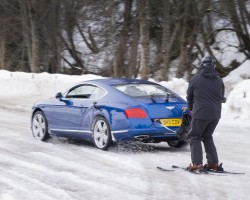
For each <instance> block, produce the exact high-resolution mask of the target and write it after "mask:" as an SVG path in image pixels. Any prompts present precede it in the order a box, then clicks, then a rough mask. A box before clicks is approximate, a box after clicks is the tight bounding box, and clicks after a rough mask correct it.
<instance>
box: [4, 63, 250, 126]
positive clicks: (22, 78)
mask: <svg viewBox="0 0 250 200" xmlns="http://www.w3.org/2000/svg"><path fill="white" fill-rule="evenodd" d="M249 77H250V61H249V60H247V61H245V62H244V63H243V64H242V66H240V67H239V68H237V69H236V70H234V71H232V72H231V73H230V74H229V75H228V76H227V77H226V78H224V79H223V80H224V83H225V87H226V91H227V94H226V96H227V102H226V104H224V105H223V112H222V113H223V117H225V118H227V119H228V118H231V119H234V120H235V119H238V120H239V121H240V120H249V119H250V112H249V110H250V88H249V85H250V80H249V79H247V78H249ZM97 78H103V77H101V76H96V75H81V76H76V75H74V76H70V75H63V74H48V73H40V74H34V73H24V72H9V71H5V70H0V108H8V109H10V108H11V109H19V110H31V107H32V105H33V103H34V102H36V101H37V100H40V99H46V98H50V97H53V96H55V94H56V93H57V92H63V91H65V90H67V89H68V88H69V87H71V86H73V85H74V84H76V83H78V82H81V81H85V80H90V79H97ZM150 81H153V82H156V81H154V80H152V79H150ZM159 84H161V85H163V86H164V87H167V88H169V89H171V90H173V91H175V92H176V93H177V94H179V95H180V96H181V97H183V98H184V99H185V98H186V90H187V87H188V83H187V82H186V81H185V80H184V79H178V78H173V79H172V80H171V81H168V82H166V81H161V82H159Z"/></svg>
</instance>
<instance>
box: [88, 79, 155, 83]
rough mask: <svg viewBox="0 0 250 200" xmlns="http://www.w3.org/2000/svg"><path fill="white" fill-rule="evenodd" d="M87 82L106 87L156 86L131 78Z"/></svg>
mask: <svg viewBox="0 0 250 200" xmlns="http://www.w3.org/2000/svg"><path fill="white" fill-rule="evenodd" d="M87 82H89V83H90V82H91V83H102V84H106V85H123V84H156V83H154V82H151V81H147V80H141V79H131V78H103V79H94V80H90V81H87Z"/></svg>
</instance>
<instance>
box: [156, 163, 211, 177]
mask: <svg viewBox="0 0 250 200" xmlns="http://www.w3.org/2000/svg"><path fill="white" fill-rule="evenodd" d="M172 168H173V169H166V168H163V167H159V166H158V167H157V169H158V170H160V171H164V172H176V170H178V169H179V170H183V171H186V172H190V173H192V174H197V175H201V174H206V175H215V174H209V173H208V172H206V171H203V170H200V171H189V170H188V169H187V168H185V167H178V166H176V165H173V166H172Z"/></svg>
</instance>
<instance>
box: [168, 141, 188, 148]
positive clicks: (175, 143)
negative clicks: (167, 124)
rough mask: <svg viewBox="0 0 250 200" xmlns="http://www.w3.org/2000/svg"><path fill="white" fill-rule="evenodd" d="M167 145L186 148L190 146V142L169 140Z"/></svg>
mask: <svg viewBox="0 0 250 200" xmlns="http://www.w3.org/2000/svg"><path fill="white" fill-rule="evenodd" d="M167 143H168V145H169V146H170V147H174V148H180V147H184V146H187V145H188V142H186V141H179V140H169V141H167Z"/></svg>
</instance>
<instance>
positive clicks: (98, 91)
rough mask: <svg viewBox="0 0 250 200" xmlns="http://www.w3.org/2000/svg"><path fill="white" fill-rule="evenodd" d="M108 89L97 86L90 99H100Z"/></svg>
mask: <svg viewBox="0 0 250 200" xmlns="http://www.w3.org/2000/svg"><path fill="white" fill-rule="evenodd" d="M105 93H106V91H105V90H104V89H102V88H99V87H96V88H95V90H94V91H93V93H92V94H91V95H90V99H98V98H101V97H102V96H104V95H105Z"/></svg>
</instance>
